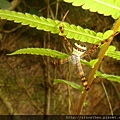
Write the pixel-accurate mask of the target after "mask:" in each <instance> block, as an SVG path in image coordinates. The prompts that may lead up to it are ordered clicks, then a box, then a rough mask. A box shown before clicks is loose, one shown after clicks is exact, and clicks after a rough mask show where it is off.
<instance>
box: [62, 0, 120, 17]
mask: <svg viewBox="0 0 120 120" xmlns="http://www.w3.org/2000/svg"><path fill="white" fill-rule="evenodd" d="M64 1H65V2H68V3H72V5H73V6H82V8H83V9H89V10H90V11H91V12H98V13H99V14H103V15H105V16H109V15H111V16H112V17H113V18H114V19H117V18H119V17H120V0H64Z"/></svg>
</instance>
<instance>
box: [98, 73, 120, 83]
mask: <svg viewBox="0 0 120 120" xmlns="http://www.w3.org/2000/svg"><path fill="white" fill-rule="evenodd" d="M96 76H99V77H101V78H105V79H107V80H110V81H114V82H118V83H120V76H116V75H108V74H102V73H101V72H99V71H97V72H96Z"/></svg>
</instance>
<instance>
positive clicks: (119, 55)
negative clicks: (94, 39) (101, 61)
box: [105, 46, 120, 60]
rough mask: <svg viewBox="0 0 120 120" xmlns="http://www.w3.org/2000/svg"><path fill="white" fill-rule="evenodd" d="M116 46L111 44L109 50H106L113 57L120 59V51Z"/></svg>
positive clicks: (107, 54)
mask: <svg viewBox="0 0 120 120" xmlns="http://www.w3.org/2000/svg"><path fill="white" fill-rule="evenodd" d="M115 50H116V48H115V46H109V48H108V50H107V51H106V53H105V55H106V56H109V57H112V58H114V59H116V60H120V51H115Z"/></svg>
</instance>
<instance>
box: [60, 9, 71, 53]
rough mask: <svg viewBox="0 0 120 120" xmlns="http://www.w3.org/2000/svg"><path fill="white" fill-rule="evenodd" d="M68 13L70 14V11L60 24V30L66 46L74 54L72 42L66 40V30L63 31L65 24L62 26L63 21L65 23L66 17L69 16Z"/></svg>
mask: <svg viewBox="0 0 120 120" xmlns="http://www.w3.org/2000/svg"><path fill="white" fill-rule="evenodd" d="M68 12H69V11H67V12H66V14H65V15H64V17H63V19H62V21H61V22H60V26H59V29H60V31H61V33H62V36H63V38H64V41H65V44H66V46H67V47H68V49H69V51H70V52H72V47H71V44H70V42H69V41H68V39H67V38H66V36H65V33H64V29H63V24H62V23H63V21H64V19H65V17H66V16H67V14H68Z"/></svg>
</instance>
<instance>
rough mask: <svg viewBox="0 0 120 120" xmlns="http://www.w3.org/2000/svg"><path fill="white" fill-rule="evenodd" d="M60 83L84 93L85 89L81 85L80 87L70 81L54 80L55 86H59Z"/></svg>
mask: <svg viewBox="0 0 120 120" xmlns="http://www.w3.org/2000/svg"><path fill="white" fill-rule="evenodd" d="M58 83H66V84H67V85H70V86H71V87H73V88H75V89H78V90H81V91H84V87H83V86H80V85H78V84H76V83H73V82H70V81H66V80H62V79H54V82H53V84H54V85H55V84H58Z"/></svg>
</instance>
